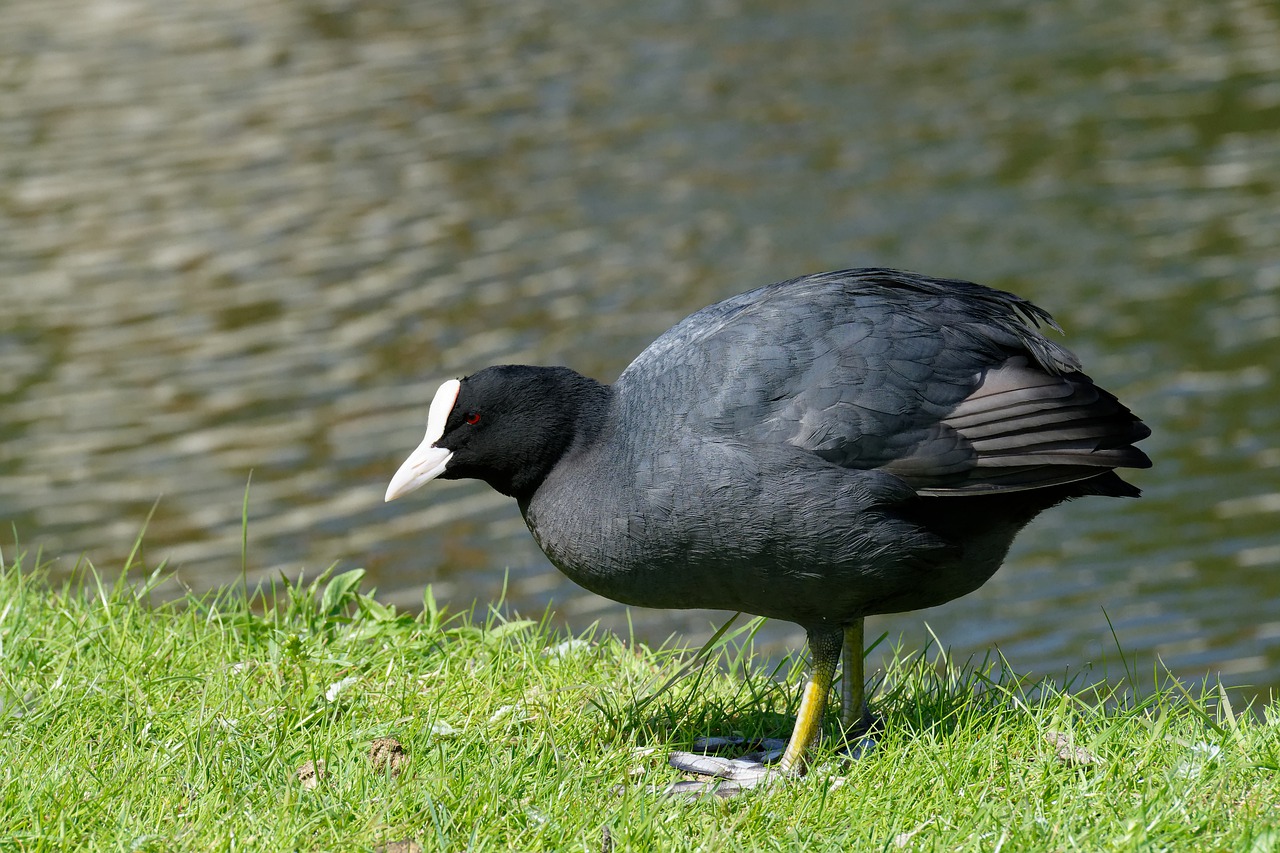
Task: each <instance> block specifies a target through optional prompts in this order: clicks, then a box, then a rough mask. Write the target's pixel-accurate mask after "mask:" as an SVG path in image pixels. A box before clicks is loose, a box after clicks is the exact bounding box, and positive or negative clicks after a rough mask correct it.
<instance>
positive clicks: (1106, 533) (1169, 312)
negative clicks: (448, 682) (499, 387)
mask: <svg viewBox="0 0 1280 853" xmlns="http://www.w3.org/2000/svg"><path fill="white" fill-rule="evenodd" d="M780 9H781V7H778V6H777V4H770V3H759V2H745V0H743V2H739V0H714V2H709V3H702V4H684V3H675V2H654V3H622V2H613V0H605V2H581V0H561V2H550V0H541V2H537V1H535V2H519V3H512V2H501V3H498V2H447V3H446V2H435V3H431V2H427V3H424V2H418V0H401V1H400V2H392V0H365V2H355V0H295V2H280V0H254V2H248V0H221V2H217V3H174V2H170V1H169V0H75V2H71V0H16V2H11V3H9V4H6V7H5V14H4V16H3V20H0V87H2V88H3V97H0V165H2V167H3V170H4V180H3V182H0V410H2V411H3V417H2V418H0V522H3V531H4V532H3V533H0V550H2V551H3V552H4V553H5V554H6V555H7V556H11V555H12V554H13V553H14V551H15V549H16V548H18V547H25V548H30V549H34V548H37V547H39V548H43V550H44V552H45V554H46V555H48V556H51V557H54V558H55V562H54V566H55V570H56V571H58V572H67V571H70V570H71V568H72V567H73V566H74V565H75V563H76V561H77V559H78V558H79V555H81V554H82V553H83V554H85V555H86V556H87V557H88V558H89V559H90V560H91V561H92V562H93V563H94V565H96V566H97V567H98V568H99V569H101V570H102V571H104V572H105V573H107V574H108V575H112V574H114V573H115V572H117V571H118V570H119V566H120V565H121V563H122V561H123V559H124V557H125V555H127V554H128V552H129V551H130V549H131V547H132V545H133V542H134V539H135V537H136V536H137V534H138V532H139V530H140V529H141V528H142V526H143V524H144V521H145V520H146V518H147V517H148V514H149V513H151V512H152V510H153V508H154V515H153V516H152V518H151V521H150V524H149V526H148V528H147V533H146V538H145V541H144V549H143V550H144V555H145V559H146V561H147V562H148V563H149V564H151V565H154V564H156V563H158V562H159V561H161V560H167V561H168V565H169V566H170V567H171V568H172V570H173V571H174V575H173V578H172V579H171V580H170V581H168V582H167V584H166V587H165V588H166V589H167V590H169V591H173V592H176V591H177V590H179V589H180V588H181V587H182V586H183V585H186V586H189V587H192V588H195V589H197V590H201V589H208V588H210V587H213V586H218V585H221V584H225V583H228V582H230V581H231V580H233V579H235V578H237V577H239V574H240V571H241V560H240V541H241V529H240V528H241V523H240V519H241V500H242V497H243V494H244V491H245V488H246V483H247V482H248V481H249V478H250V473H251V472H252V486H251V489H250V504H249V516H250V526H249V550H248V554H249V557H248V569H249V577H250V580H251V581H256V580H262V579H269V578H271V577H274V576H277V575H278V574H279V573H284V574H286V575H289V576H294V575H296V574H297V573H298V572H299V571H303V570H305V571H307V572H309V573H312V574H314V573H317V572H319V571H321V570H323V569H324V568H325V567H327V566H328V565H330V564H331V563H334V562H337V563H338V564H339V565H340V566H341V567H347V568H349V567H355V566H364V567H367V568H368V570H369V572H370V577H371V580H372V582H373V583H375V584H376V585H377V587H378V589H379V592H380V595H381V596H382V597H383V598H384V599H385V600H388V601H392V602H395V603H397V604H401V605H410V606H411V605H413V604H415V603H420V602H421V600H422V593H423V589H424V587H425V586H426V585H427V584H432V585H433V587H434V590H435V593H436V595H437V597H438V598H440V599H441V600H444V601H447V602H450V603H451V604H452V605H453V606H455V607H465V606H467V605H469V604H470V603H472V602H481V603H485V602H492V601H495V600H496V599H497V598H498V597H499V595H500V594H501V593H502V591H503V589H504V587H505V590H506V605H505V606H506V608H507V609H508V610H518V611H520V612H523V613H526V614H538V613H541V612H542V611H543V609H544V608H545V607H547V606H548V605H552V606H554V608H555V612H556V614H557V618H558V619H560V620H561V621H563V622H564V623H566V624H568V625H571V626H573V627H574V628H577V629H581V628H585V627H586V626H587V625H589V624H590V623H591V622H592V621H595V620H600V621H601V623H602V624H604V625H605V626H607V627H609V628H611V629H616V630H621V631H624V632H625V631H628V630H634V632H635V634H636V635H637V636H638V637H639V638H641V639H645V640H649V641H661V640H663V639H664V638H666V637H668V636H669V635H672V634H675V635H677V636H679V637H683V638H685V639H686V640H687V641H688V642H691V643H697V642H699V641H700V640H702V639H704V638H705V637H706V636H707V635H708V634H709V632H710V626H711V625H712V623H713V622H715V621H717V619H718V618H719V617H718V616H717V615H715V614H707V613H697V612H693V613H691V612H681V613H672V612H653V611H641V610H635V611H631V612H630V614H628V613H627V612H626V611H625V610H624V609H623V608H621V607H619V606H618V605H614V604H612V603H610V602H606V601H604V600H602V599H599V598H595V597H593V596H591V595H589V594H587V593H585V592H583V591H581V590H580V589H578V588H576V587H574V586H573V585H572V584H570V583H569V582H568V581H566V580H565V579H564V578H562V577H561V576H560V575H559V574H557V573H556V572H555V571H554V570H553V569H551V567H550V566H549V564H548V563H547V562H546V560H545V559H544V558H543V557H542V555H541V553H540V552H539V551H538V550H537V548H536V546H535V545H534V543H533V542H532V540H531V538H530V537H529V535H528V533H527V531H525V530H524V527H523V524H522V523H521V521H520V519H519V514H518V512H517V510H516V507H515V506H514V504H513V503H512V502H510V501H508V500H505V499H503V498H501V497H500V496H498V495H496V494H494V493H492V492H490V491H489V490H488V489H487V487H484V486H482V485H480V484H476V483H438V484H433V485H432V486H431V487H430V488H429V489H427V490H425V491H423V492H420V493H416V494H415V495H413V496H411V497H409V498H406V499H404V500H401V501H398V502H396V503H394V504H390V505H385V504H384V503H383V501H382V494H383V491H384V489H385V487H386V483H387V480H388V478H389V477H390V475H391V473H392V472H393V471H394V470H395V469H396V467H397V466H398V465H399V463H400V461H401V459H402V458H403V457H404V455H405V454H406V453H407V451H408V450H409V449H410V448H412V447H413V446H414V445H416V443H417V441H418V440H419V438H420V437H421V433H422V427H423V423H424V421H425V417H426V407H427V404H428V403H429V401H430V397H431V394H432V392H433V391H434V389H435V388H436V386H437V385H438V383H439V382H440V381H441V380H442V379H445V378H448V377H451V376H457V375H461V374H464V373H468V372H471V371H474V370H476V369H478V368H480V367H483V366H485V365H488V364H491V363H501V362H529V363H546V364H557V363H559V364H569V365H571V366H574V367H575V368H577V369H579V370H580V371H582V372H584V373H587V374H589V375H592V376H595V377H597V378H600V379H603V380H612V379H613V378H614V377H616V375H617V374H618V373H619V372H620V371H621V370H622V369H623V368H624V367H625V366H626V365H627V363H628V362H629V361H630V360H631V358H632V357H634V355H635V354H637V353H638V352H639V351H640V350H641V349H643V347H644V346H645V345H646V344H647V343H648V342H649V341H651V340H652V339H653V338H654V337H656V336H657V335H658V334H660V333H661V332H662V331H663V330H665V329H666V328H667V327H668V326H670V325H671V324H672V323H674V322H675V321H677V320H679V319H680V318H681V317H683V316H684V315H686V314H688V313H689V312H691V311H693V310H695V309H697V308H699V307H701V306H703V305H705V304H708V303H710V302H714V301H716V300H718V299H721V298H723V297H726V296H729V295H731V294H734V293H737V292H740V291H743V290H746V289H749V288H752V287H755V286H757V285H760V284H764V283H768V282H770V281H775V280H779V279H783V278H789V277H791V276H794V275H798V274H802V273H806V272H816V271H819V270H823V269H833V268H839V267H846V266H892V267H901V268H906V269H913V270H917V271H921V272H926V273H932V274H937V275H947V276H956V277H963V278H970V279H973V280H977V281H981V282H983V283H986V284H991V285H994V286H998V287H1003V288H1006V289H1009V290H1013V291H1015V292H1017V293H1020V294H1022V295H1024V296H1026V297H1029V298H1031V299H1033V300H1034V301H1036V302H1038V303H1039V304H1041V305H1043V306H1044V307H1045V308H1047V309H1049V310H1050V311H1052V312H1053V313H1054V315H1055V316H1056V317H1057V319H1058V320H1059V321H1060V322H1061V323H1062V324H1063V326H1064V327H1065V328H1066V329H1067V332H1068V338H1067V339H1066V342H1067V344H1068V345H1069V346H1071V347H1072V348H1074V349H1075V350H1076V351H1077V352H1078V353H1079V354H1080V355H1081V357H1082V358H1083V359H1084V361H1085V363H1086V366H1087V368H1088V370H1089V372H1090V373H1091V374H1092V375H1093V376H1095V377H1096V378H1097V379H1098V380H1099V382H1100V383H1101V384H1103V385H1104V386H1105V387H1107V388H1109V389H1110V390H1112V391H1114V392H1115V393H1116V394H1118V395H1119V396H1120V397H1121V398H1122V399H1123V400H1124V401H1125V402H1126V403H1127V404H1129V405H1130V407H1131V408H1133V409H1134V410H1135V411H1136V412H1138V413H1139V414H1140V415H1141V416H1142V417H1143V418H1144V419H1145V420H1146V421H1147V422H1148V423H1149V424H1150V425H1151V427H1152V428H1153V430H1154V435H1153V436H1152V438H1151V439H1150V440H1148V441H1147V442H1145V443H1144V445H1143V446H1144V448H1145V449H1146V450H1147V451H1148V452H1149V453H1150V455H1151V456H1152V457H1153V459H1154V460H1155V462H1156V466H1155V467H1154V468H1152V469H1151V470H1150V471H1144V472H1137V473H1135V474H1134V475H1133V476H1132V477H1131V479H1132V480H1133V482H1135V483H1136V484H1137V485H1139V486H1140V487H1141V488H1143V490H1144V491H1145V497H1144V498H1143V499H1141V500H1139V501H1128V502H1119V501H1106V500H1101V499H1095V500H1082V501H1077V502H1075V503H1073V504H1071V505H1069V506H1066V507H1063V508H1059V509H1057V510H1055V511H1054V512H1052V513H1049V514H1047V515H1045V516H1043V517H1042V518H1041V519H1040V520H1038V521H1037V522H1036V523H1035V524H1034V525H1033V526H1032V527H1031V528H1029V529H1028V530H1027V531H1026V532H1025V533H1024V534H1023V535H1022V537H1021V538H1020V539H1019V540H1018V542H1017V543H1016V545H1015V547H1014V551H1013V552H1012V554H1011V555H1010V558H1009V560H1008V562H1007V564H1006V566H1005V568H1004V569H1003V570H1002V571H1001V572H1000V573H999V574H998V575H997V576H996V577H995V578H994V579H993V580H992V581H991V582H990V583H988V584H987V585H986V586H985V587H984V588H983V589H982V590H980V591H979V592H978V593H976V594H974V595H971V596H969V597H967V598H965V599H962V600H959V601H956V602H952V603H951V604H948V605H946V606H944V607H941V608H936V609H933V610H929V611H925V612H922V613H914V614H903V615H900V616H895V617H881V618H876V619H873V620H871V623H870V624H869V628H868V630H869V632H870V634H871V635H872V636H875V635H876V634H878V633H881V632H887V633H888V634H889V636H890V638H891V641H892V642H898V641H899V639H900V641H901V642H902V643H903V644H904V645H905V646H906V647H907V648H918V647H920V646H922V645H923V644H925V643H926V642H928V641H929V638H930V636H931V634H930V629H931V630H932V633H933V634H936V635H937V636H938V637H939V638H941V640H942V642H943V643H944V644H946V645H947V646H950V647H951V648H952V651H953V654H954V655H955V656H957V657H960V658H962V659H963V658H965V657H968V656H970V655H977V656H979V657H981V656H982V655H983V654H985V653H986V651H987V650H988V649H990V648H991V647H992V646H998V647H999V648H1000V649H1001V650H1002V651H1003V653H1004V654H1005V655H1006V656H1007V657H1008V659H1009V660H1010V662H1011V663H1012V664H1013V666H1014V667H1015V668H1016V669H1018V670H1021V671H1030V672H1033V673H1040V674H1047V675H1056V676H1061V675H1062V674H1063V673H1066V672H1068V671H1070V672H1075V671H1077V670H1078V669H1079V668H1080V667H1081V666H1082V665H1086V664H1089V663H1094V664H1096V665H1100V663H1101V662H1102V661H1104V660H1109V661H1111V663H1110V664H1109V666H1110V667H1112V671H1111V673H1110V674H1111V675H1114V674H1115V669H1116V667H1115V664H1116V657H1117V652H1116V640H1113V638H1112V629H1113V628H1114V632H1115V636H1116V638H1118V641H1119V644H1120V647H1121V648H1122V649H1123V650H1124V652H1125V653H1126V654H1127V655H1129V656H1131V657H1133V658H1136V660H1137V662H1138V665H1139V668H1140V669H1145V670H1146V671H1148V672H1150V671H1151V670H1152V669H1153V668H1154V667H1155V666H1156V665H1157V661H1162V662H1163V664H1164V665H1166V666H1168V667H1169V668H1170V669H1171V670H1172V671H1173V672H1174V673H1176V674H1177V675H1179V676H1181V677H1184V678H1186V679H1188V680H1195V679H1197V678H1200V677H1203V676H1204V675H1205V674H1206V673H1213V674H1219V673H1220V674H1221V676H1222V678H1223V680H1224V681H1226V682H1227V683H1228V684H1232V685H1238V686H1240V687H1241V688H1242V689H1243V690H1244V691H1245V692H1246V693H1248V694H1249V695H1259V696H1265V695H1266V694H1267V692H1268V691H1274V690H1275V689H1276V688H1280V605H1278V602H1280V537H1278V536H1277V529H1278V528H1280V380H1278V379H1277V376H1276V370H1277V366H1278V365H1280V240H1278V239H1277V234H1278V233H1280V185H1278V184H1280V50H1277V49H1276V45H1277V44H1280V9H1278V8H1277V7H1276V6H1275V5H1273V4H1266V3H1260V2H1256V3H1255V2H1248V0H1240V2H1232V3H1223V4H1167V3H1162V2H1155V0H1120V2H1111V3H1099V2H1068V3H1054V4H1048V3H1041V4H1004V5H1002V6H999V7H997V8H996V9H995V10H993V9H992V8H990V7H986V8H982V9H979V8H978V7H976V6H974V5H973V4H966V3H962V2H927V3H926V2H907V3H898V4H879V3H873V2H861V1H860V2H847V0H825V2H816V0H815V2H800V3H796V4H789V5H788V6H787V7H786V11H780ZM15 535H16V537H17V540H18V541H19V542H20V543H21V545H20V546H19V545H17V544H15V542H14V538H15ZM926 624H927V625H928V626H929V627H928V628H926ZM631 626H634V627H633V628H632V627H631ZM798 638H799V635H798V634H797V632H796V631H795V630H794V629H793V628H792V627H791V626H786V625H772V626H770V627H769V629H768V630H767V632H766V633H765V635H764V636H763V641H764V642H765V643H766V644H767V645H768V646H769V647H770V648H774V649H785V648H788V647H790V645H791V644H794V643H796V642H797V640H798Z"/></svg>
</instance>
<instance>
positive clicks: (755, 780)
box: [662, 717, 879, 799]
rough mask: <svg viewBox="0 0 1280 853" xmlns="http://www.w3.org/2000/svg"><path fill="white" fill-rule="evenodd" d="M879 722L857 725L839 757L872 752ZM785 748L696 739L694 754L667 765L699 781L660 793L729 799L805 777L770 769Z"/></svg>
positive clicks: (778, 743) (776, 742) (777, 743)
mask: <svg viewBox="0 0 1280 853" xmlns="http://www.w3.org/2000/svg"><path fill="white" fill-rule="evenodd" d="M878 722H879V720H875V719H872V718H869V717H864V718H863V721H862V723H861V724H860V725H858V726H857V727H856V728H855V729H854V730H852V731H850V732H848V733H847V740H846V741H845V744H844V745H843V746H842V747H840V750H839V754H840V755H841V756H843V757H844V758H845V759H846V760H848V761H855V760H857V759H859V758H862V757H863V756H865V755H867V754H868V753H870V752H871V751H872V750H873V749H875V747H876V739H875V733H876V731H877V730H878V725H877V723H878ZM786 746H787V742H786V741H785V740H781V739H779V738H762V739H760V740H752V741H749V740H746V739H745V738H740V737H707V738H698V739H697V740H696V741H694V743H693V748H694V750H696V751H694V752H673V753H671V757H670V758H669V759H668V762H667V763H669V764H670V765H671V766H672V767H674V768H675V769H677V770H679V771H681V772H684V773H690V774H693V775H695V776H699V777H701V778H699V779H693V780H682V781H679V782H673V783H671V784H670V785H669V786H667V787H666V788H665V789H663V791H662V793H663V794H665V795H666V796H684V797H693V798H696V797H703V796H706V795H708V794H711V795H714V796H717V797H720V798H721V799H728V798H729V797H732V796H735V795H736V794H740V793H742V792H743V791H746V790H749V789H751V788H767V787H768V786H770V785H772V784H774V783H776V782H778V781H779V780H781V779H794V778H797V777H799V776H802V775H804V771H800V772H795V771H791V772H787V771H784V770H782V769H780V768H778V767H774V766H773V765H774V764H776V763H777V761H778V760H779V759H780V758H781V757H782V754H783V752H784V751H785V750H786ZM743 749H747V750H749V751H748V752H747V753H746V754H744V755H739V756H738V757H736V758H730V757H727V756H726V755H724V754H723V753H732V752H741V751H742V750H743Z"/></svg>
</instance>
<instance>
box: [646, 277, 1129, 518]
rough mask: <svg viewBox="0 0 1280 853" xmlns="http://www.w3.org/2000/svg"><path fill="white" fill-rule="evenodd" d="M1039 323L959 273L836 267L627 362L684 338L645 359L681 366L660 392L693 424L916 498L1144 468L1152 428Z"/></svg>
mask: <svg viewBox="0 0 1280 853" xmlns="http://www.w3.org/2000/svg"><path fill="white" fill-rule="evenodd" d="M1036 322H1045V323H1049V324H1052V320H1051V319H1050V318H1049V317H1048V315H1047V314H1044V312H1042V311H1040V310H1039V309H1037V308H1035V307H1034V306H1031V305H1030V304H1029V303H1026V302H1025V301H1023V300H1021V299H1019V298H1018V297H1015V296H1012V295H1010V294H1004V293H1001V292H1000V291H993V290H989V289H987V288H981V287H979V286H977V285H973V284H969V283H967V282H955V281H947V280H938V279H929V278H925V277H921V276H913V275H910V274H902V273H896V272H892V271H884V270H856V271H843V272H840V273H830V274H824V275H822V276H813V277H809V278H806V279H799V280H795V281H792V282H784V283H782V284H779V285H772V286H770V287H768V288H763V289H761V290H760V291H756V292H754V293H749V294H744V295H743V296H741V297H737V298H736V299H734V300H729V301H727V302H724V303H720V304H718V305H715V306H712V307H711V308H709V309H704V311H703V312H699V313H698V314H695V315H693V316H691V317H690V318H689V319H688V320H686V321H685V322H684V323H681V324H680V325H678V326H676V327H675V328H673V329H672V330H671V331H670V332H668V333H667V335H664V336H663V337H662V338H660V339H659V340H658V341H657V342H655V344H654V346H653V347H651V348H650V350H647V351H646V353H645V354H643V355H642V356H641V358H640V359H637V364H640V363H643V360H644V359H645V358H646V357H647V356H650V355H651V352H650V351H655V352H654V354H655V355H656V354H661V353H662V352H664V351H667V350H670V349H672V348H676V347H679V348H680V349H681V351H682V357H681V358H680V359H676V360H673V359H669V358H668V359H661V360H655V362H654V363H658V361H661V363H664V364H668V365H670V364H678V367H673V368H671V369H670V370H669V371H668V373H669V375H668V376H667V377H666V380H667V381H668V382H675V383H676V384H677V386H680V388H683V390H680V388H677V389H669V390H674V391H675V392H676V393H679V394H680V396H682V397H683V398H685V399H689V400H693V401H694V402H693V403H692V404H690V406H689V410H688V417H689V419H690V422H691V423H696V424H697V425H698V426H699V428H709V429H712V430H716V431H719V432H723V433H727V434H733V435H737V436H740V437H742V438H747V439H750V440H754V441H760V442H765V443H786V444H790V445H792V446H794V447H799V448H803V449H806V450H809V451H811V452H813V453H815V454H817V455H818V456H820V457H822V458H823V459H825V460H827V461H828V462H830V463H832V464H834V465H839V466H841V467H846V468H856V469H867V470H873V469H878V470H882V471H885V472H888V473H892V474H894V475H896V476H898V477H899V478H901V479H902V480H904V481H905V482H906V483H907V484H908V485H910V486H911V487H912V488H914V489H916V491H917V492H918V493H920V494H926V495H950V494H982V493H990V492H1004V491H1016V490H1023V489H1034V488H1040V487H1044V486H1048V485H1053V484H1057V483H1065V482H1071V481H1074V480H1081V479H1086V478H1089V477H1093V476H1096V475H1097V474H1099V473H1101V472H1102V471H1104V470H1106V469H1110V468H1114V467H1118V466H1130V467H1145V466H1146V465H1149V464H1150V462H1149V460H1147V459H1146V456H1145V455H1144V454H1142V452H1141V451H1139V450H1137V449H1136V448H1133V447H1131V446H1129V444H1130V443H1131V442H1133V441H1137V440H1138V439H1140V438H1142V437H1143V436H1145V435H1146V434H1148V432H1149V431H1147V430H1146V427H1145V426H1143V425H1142V424H1141V422H1140V421H1138V419H1137V418H1135V417H1134V416H1133V415H1132V414H1131V413H1129V411H1128V410H1127V409H1125V408H1124V407H1123V406H1122V405H1121V404H1120V403H1119V402H1117V401H1116V399H1115V398H1114V397H1113V396H1111V395H1110V394H1108V393H1107V392H1105V391H1103V390H1102V389H1100V388H1098V387H1097V386H1095V385H1094V384H1093V382H1092V381H1091V380H1090V379H1089V378H1088V377H1087V376H1085V375H1084V374H1082V373H1080V372H1079V364H1078V362H1077V361H1076V359H1075V356H1074V355H1072V354H1071V353H1070V352H1069V351H1067V350H1066V349H1064V348H1062V347H1061V346H1059V345H1057V344H1054V343H1052V342H1051V341H1048V340H1046V339H1045V338H1044V337H1043V336H1041V335H1040V334H1039V333H1038V331H1036V329H1035V327H1034V324H1035V323H1036ZM691 344H696V345H691ZM655 348H657V349H656V350H655ZM634 366H635V365H633V367H634ZM631 371H632V368H628V373H630V372H631ZM625 377H626V374H624V378H625ZM670 426H675V427H676V428H679V424H675V425H670Z"/></svg>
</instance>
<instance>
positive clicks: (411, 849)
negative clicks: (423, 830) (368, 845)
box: [376, 838, 422, 853]
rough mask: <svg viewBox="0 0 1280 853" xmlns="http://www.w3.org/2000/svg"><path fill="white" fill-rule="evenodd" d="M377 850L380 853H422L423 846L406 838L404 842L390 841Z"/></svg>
mask: <svg viewBox="0 0 1280 853" xmlns="http://www.w3.org/2000/svg"><path fill="white" fill-rule="evenodd" d="M376 849H377V851H378V853H422V845H421V844H419V843H418V842H416V841H414V840H413V839H412V838H406V839H404V840H403V841H388V842H387V843H386V844H384V845H382V846H381V847H378V848H376Z"/></svg>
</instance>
